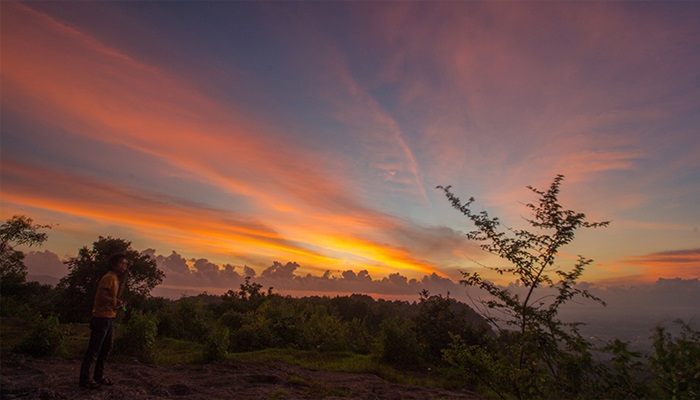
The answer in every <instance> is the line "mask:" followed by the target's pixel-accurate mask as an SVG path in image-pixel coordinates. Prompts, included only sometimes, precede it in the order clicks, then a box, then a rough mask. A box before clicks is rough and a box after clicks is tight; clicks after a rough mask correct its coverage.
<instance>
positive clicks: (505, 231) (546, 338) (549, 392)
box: [438, 175, 609, 399]
mask: <svg viewBox="0 0 700 400" xmlns="http://www.w3.org/2000/svg"><path fill="white" fill-rule="evenodd" d="M563 180H564V176H563V175H557V176H556V177H555V178H554V181H553V182H552V184H551V185H550V187H549V189H548V190H538V189H535V188H533V187H531V186H528V188H529V189H530V190H531V191H532V192H533V193H535V194H536V195H538V196H539V199H538V201H537V202H536V203H528V204H526V207H527V208H528V209H529V210H530V212H531V215H532V216H531V218H527V219H526V221H527V222H528V224H529V225H530V229H529V230H527V229H522V230H520V229H512V228H509V227H504V226H503V225H502V224H501V221H500V220H499V219H498V218H492V217H490V216H489V214H488V213H487V212H486V211H481V212H475V211H474V206H473V203H474V198H473V197H472V198H470V199H469V200H468V201H467V202H462V201H461V200H460V199H459V198H458V197H457V196H456V195H455V194H453V193H452V192H451V191H450V187H449V186H447V187H441V186H438V189H441V190H443V191H444V192H445V195H446V197H447V199H448V200H449V201H450V202H451V203H452V206H453V207H454V208H455V209H457V210H458V211H459V212H461V213H462V214H464V216H466V217H467V219H469V220H470V221H471V222H472V224H473V225H474V226H475V227H476V230H474V231H472V232H470V233H468V234H467V237H468V238H469V239H471V240H474V241H477V242H480V246H479V247H481V249H483V250H484V251H486V252H489V253H492V254H495V255H497V256H499V257H500V258H502V259H503V260H506V261H508V262H509V263H510V265H508V266H502V267H494V268H490V269H491V270H492V271H494V272H496V273H497V274H499V275H505V276H512V277H515V278H516V279H517V280H518V281H519V283H520V284H521V285H523V286H524V288H525V293H524V294H522V295H521V294H518V293H513V292H512V291H511V290H509V288H504V287H502V286H499V285H497V284H495V283H494V282H492V281H490V280H488V279H486V278H484V277H482V276H481V275H480V274H479V273H477V272H462V274H463V275H464V279H463V280H462V281H461V283H462V284H464V285H466V286H472V287H476V288H480V289H482V290H484V291H485V292H486V293H488V295H489V296H488V297H487V298H486V299H482V300H480V301H479V304H481V312H482V314H483V315H484V317H485V318H486V319H487V320H488V321H489V322H490V323H491V324H493V326H495V327H496V328H497V329H498V330H499V332H500V334H501V336H502V337H504V338H506V339H507V341H506V342H505V343H503V344H502V345H501V346H499V348H500V349H501V352H502V354H501V355H500V356H501V357H492V356H491V355H489V354H482V353H481V352H479V351H477V349H475V348H473V347H466V348H465V347H463V346H460V345H457V346H456V347H453V348H452V351H453V353H454V351H458V352H459V351H463V352H466V353H465V354H464V355H462V356H460V355H459V354H451V355H450V356H451V360H452V362H455V361H456V360H460V359H470V361H473V360H476V359H478V360H479V361H480V362H483V363H484V365H489V366H491V367H493V372H494V373H493V375H492V376H490V377H489V378H488V379H492V381H491V382H489V384H490V385H491V387H492V388H495V390H496V389H497V390H499V391H503V392H510V393H499V396H501V397H505V396H506V395H507V394H510V395H514V396H515V397H517V398H521V399H522V398H533V397H576V396H577V395H579V394H581V393H583V392H585V391H586V390H588V389H589V387H590V385H592V383H591V378H592V376H593V375H594V373H595V367H594V361H593V359H592V355H591V345H590V344H589V343H588V342H587V341H586V340H585V339H584V338H583V337H582V336H581V335H580V333H579V331H578V324H576V323H567V322H563V321H562V320H561V319H560V318H559V311H560V309H561V306H563V305H564V304H566V303H568V302H570V301H571V300H572V299H574V298H585V299H589V300H593V301H595V302H599V303H601V304H603V305H605V303H604V302H603V301H602V300H601V299H599V298H597V297H595V296H593V295H592V294H591V293H589V292H588V291H587V290H585V289H581V288H580V287H578V286H577V285H576V284H577V282H578V281H579V279H580V277H581V275H582V274H583V271H584V270H585V268H586V267H587V266H588V265H589V264H591V263H592V260H591V259H588V258H585V257H583V256H579V257H578V260H577V261H576V262H575V263H574V265H573V266H565V265H562V264H561V263H560V261H559V259H558V257H557V256H558V255H559V253H560V250H561V248H562V247H564V246H566V245H568V244H569V243H571V242H572V241H573V240H574V238H575V234H576V232H577V230H578V229H581V228H602V227H605V226H607V225H608V224H609V222H608V221H603V222H589V221H588V220H587V219H586V215H585V214H583V213H580V212H576V211H573V210H567V209H564V208H563V207H562V205H561V204H560V203H559V198H558V197H559V187H560V185H561V182H562V181H563ZM499 360H500V361H499ZM501 361H507V362H506V363H503V362H501ZM502 369H504V370H502ZM493 379H498V380H499V381H496V382H494V381H493Z"/></svg>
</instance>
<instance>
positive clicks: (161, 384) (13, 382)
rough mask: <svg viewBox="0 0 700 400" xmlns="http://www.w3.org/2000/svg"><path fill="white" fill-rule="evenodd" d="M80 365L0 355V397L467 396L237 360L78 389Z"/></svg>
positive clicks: (115, 367)
mask: <svg viewBox="0 0 700 400" xmlns="http://www.w3.org/2000/svg"><path fill="white" fill-rule="evenodd" d="M79 370H80V362H79V361H74V360H64V359H34V358H32V357H29V356H25V355H20V354H13V353H8V354H3V356H2V360H0V385H1V386H0V398H1V399H95V400H96V399H100V400H102V399H114V400H122V399H201V400H210V399H240V400H248V399H251V400H252V399H256V400H257V399H265V400H268V399H269V400H273V399H278V400H281V399H290V400H291V399H295V400H296V399H326V400H331V399H358V400H360V399H361V400H374V399H377V400H378V399H387V400H389V399H390V400H407V399H415V400H419V399H469V400H477V399H479V397H478V396H477V395H476V394H474V393H468V392H453V391H448V390H443V389H437V388H430V387H421V386H410V385H399V384H395V383H391V382H387V381H385V380H383V379H381V378H379V377H377V376H375V375H369V374H351V373H341V372H324V371H318V370H313V369H308V368H303V367H299V366H296V365H292V364H288V363H284V362H273V363H241V362H232V361H226V362H221V363H212V364H177V365H168V366H153V365H144V364H138V363H131V364H122V363H110V364H108V366H107V373H108V376H109V377H110V378H111V379H112V380H114V381H115V385H114V386H108V387H107V386H104V387H101V388H99V389H95V390H89V389H83V388H80V387H79V386H78V381H77V377H78V371H79Z"/></svg>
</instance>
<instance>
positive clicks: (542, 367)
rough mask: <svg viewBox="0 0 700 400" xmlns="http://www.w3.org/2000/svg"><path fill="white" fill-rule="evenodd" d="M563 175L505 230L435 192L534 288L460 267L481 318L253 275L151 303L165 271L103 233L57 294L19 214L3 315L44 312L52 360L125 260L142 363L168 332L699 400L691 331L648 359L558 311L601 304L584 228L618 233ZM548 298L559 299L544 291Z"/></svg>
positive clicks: (215, 351)
mask: <svg viewBox="0 0 700 400" xmlns="http://www.w3.org/2000/svg"><path fill="white" fill-rule="evenodd" d="M562 181H563V176H561V175H559V176H557V177H556V178H555V179H554V181H553V182H552V184H551V185H550V186H549V188H548V189H547V190H538V189H535V188H532V187H530V190H532V192H534V193H535V195H536V196H537V201H536V202H535V203H528V204H526V207H527V208H528V209H529V210H530V212H531V218H530V219H527V222H528V223H529V225H530V228H529V230H517V229H512V228H509V227H507V226H503V225H502V223H501V221H500V220H499V219H498V218H492V217H490V216H489V214H488V213H487V212H485V211H481V212H474V211H473V203H474V199H473V198H470V199H469V200H468V201H467V202H462V201H461V200H460V199H459V198H458V197H457V196H456V195H455V194H454V193H452V191H451V188H450V187H449V186H448V187H439V189H440V190H442V191H443V192H444V193H445V196H446V197H447V199H448V201H450V203H451V204H452V206H453V207H454V208H456V209H457V210H458V211H459V212H460V213H462V214H463V215H464V216H465V217H466V218H467V219H468V220H469V221H471V223H472V224H473V225H474V226H475V227H476V229H475V230H474V231H472V232H470V233H469V234H468V235H467V236H468V237H469V238H470V239H472V240H474V241H477V242H479V243H480V245H481V247H482V249H484V250H485V251H487V252H491V253H493V254H496V255H498V256H499V257H501V258H502V259H504V260H507V261H508V262H509V264H508V266H506V267H497V268H493V270H494V271H495V272H496V273H498V274H501V275H505V276H511V277H514V278H516V279H518V280H519V281H520V282H521V284H522V285H523V286H525V287H526V288H527V289H528V291H527V292H526V294H525V295H518V294H513V293H510V292H509V291H508V290H506V289H504V288H502V287H500V286H497V285H495V284H493V283H492V282H490V281H489V280H487V279H485V278H483V277H482V276H481V275H479V274H478V273H464V279H463V280H462V281H461V283H462V284H464V285H466V286H470V287H473V288H475V289H479V290H482V291H483V292H485V293H487V294H488V295H489V296H488V297H486V298H485V300H483V301H481V302H480V303H477V305H478V306H477V307H476V308H477V309H476V310H474V309H473V308H471V307H469V306H467V305H466V304H463V303H460V302H458V301H456V300H454V299H452V298H450V297H449V296H442V295H433V294H431V293H429V292H427V291H423V292H421V293H417V300H416V301H414V302H406V301H386V300H381V299H379V300H375V299H373V298H371V297H369V296H366V295H360V294H356V295H352V296H343V297H333V298H331V297H319V296H311V297H305V298H292V297H290V296H281V295H279V294H276V293H274V292H273V289H272V288H268V289H266V290H265V289H264V288H263V287H262V286H261V285H260V284H258V283H256V282H254V281H253V280H251V278H246V280H245V282H244V283H242V284H241V285H240V287H239V288H238V289H231V290H229V291H228V292H226V293H225V294H223V295H221V296H214V295H207V294H202V295H199V296H192V297H183V298H181V299H179V300H168V299H164V298H158V297H152V296H150V291H151V289H153V288H154V287H155V286H157V285H158V284H159V283H161V282H162V279H163V272H162V271H160V270H159V269H158V268H157V266H156V264H155V261H154V260H153V259H151V258H150V257H148V256H142V255H140V254H139V253H138V252H137V251H135V250H133V249H132V248H131V244H130V242H128V241H126V240H123V239H118V238H111V237H100V238H99V239H98V240H97V241H96V242H94V243H93V244H92V247H90V248H88V247H84V248H82V249H80V251H79V252H78V256H76V257H73V258H70V259H69V260H67V261H66V264H67V265H68V267H69V273H68V275H67V276H65V277H64V278H63V279H61V281H60V282H59V284H58V285H57V286H56V287H55V288H54V287H50V286H48V285H40V284H38V283H36V282H26V279H25V278H26V268H23V265H22V258H23V255H22V254H21V252H18V251H16V250H15V249H14V247H15V246H17V245H19V244H24V245H40V244H41V243H42V242H43V241H45V240H46V235H45V234H44V233H41V232H40V230H42V229H46V228H50V227H49V226H45V225H44V226H42V225H35V224H33V221H32V220H31V219H29V218H26V217H22V216H16V217H13V218H12V219H10V220H8V221H7V222H5V224H3V225H2V228H0V240H1V242H0V246H1V247H0V250H2V254H0V259H1V260H2V271H1V276H0V279H2V280H1V281H0V282H1V286H0V289H1V292H0V294H1V296H0V300H1V301H2V303H1V306H2V307H1V309H0V310H1V311H2V316H12V315H14V316H18V315H19V316H23V317H29V316H32V315H33V316H35V320H36V321H37V323H36V328H35V330H34V332H33V333H32V334H30V335H29V336H28V339H27V340H26V343H29V344H25V346H24V347H23V348H20V349H18V350H20V351H22V350H24V351H27V352H28V351H29V350H32V351H34V352H35V353H36V354H37V355H41V354H47V353H48V354H50V353H51V351H52V350H51V346H48V347H49V349H39V350H42V351H38V350H37V348H36V347H40V346H34V347H33V346H32V345H31V341H32V340H35V341H41V340H40V339H42V338H41V335H42V332H43V335H44V336H50V333H51V332H52V330H53V331H59V330H60V329H59V328H57V327H60V324H61V323H66V322H83V323H84V322H85V321H86V320H87V318H89V315H90V307H91V305H92V299H93V296H94V288H95V287H96V284H97V281H98V280H99V278H100V277H101V276H102V275H103V274H104V273H105V272H106V271H107V262H106V260H107V258H108V257H109V256H110V255H111V254H114V253H117V252H121V253H125V254H126V255H127V257H128V259H129V265H130V267H129V269H128V274H127V276H126V279H125V282H124V285H123V286H124V293H123V295H122V297H124V298H126V300H127V301H128V302H129V306H128V308H127V310H126V312H124V313H122V315H120V317H119V322H120V325H121V326H122V329H121V330H120V335H119V336H120V340H121V341H122V343H123V346H122V347H123V348H124V349H125V351H131V352H132V353H133V354H134V355H137V356H139V357H141V358H142V359H143V360H144V361H148V360H149V359H152V357H153V351H154V350H153V349H154V346H153V343H154V342H155V340H157V338H158V337H169V338H176V339H180V340H186V341H191V342H198V343H201V344H202V345H204V346H203V349H204V354H203V357H204V359H205V360H209V361H213V360H221V359H223V358H225V356H226V354H227V352H240V351H255V350H262V349H267V348H293V349H301V350H313V351H318V352H337V351H343V352H354V353H359V354H371V355H372V356H374V357H376V359H377V360H379V361H381V362H384V363H387V364H391V365H393V366H395V367H397V368H403V369H409V370H414V371H427V370H428V368H439V369H441V370H442V371H445V373H446V374H447V375H448V376H450V377H453V379H454V380H455V384H456V385H457V386H460V387H464V388H470V389H472V390H477V391H478V392H479V393H481V394H482V395H484V396H485V397H488V398H500V399H512V398H516V399H550V398H551V399H555V398H596V399H597V398H611V399H612V398H614V399H622V398H630V399H639V398H669V399H694V398H699V397H700V332H698V331H695V330H693V329H691V328H690V326H689V325H688V324H685V323H683V322H682V321H681V322H679V324H680V325H681V330H680V333H679V334H677V335H671V334H670V333H669V332H668V331H667V330H666V329H665V328H663V327H657V328H656V329H655V330H654V331H653V333H652V339H653V352H652V353H651V354H649V355H647V354H642V353H639V352H634V351H631V350H630V349H629V347H628V346H629V344H628V343H626V342H623V341H620V340H612V341H610V342H608V343H606V344H605V345H603V346H594V345H593V344H592V343H590V342H589V341H588V340H587V339H586V338H584V337H583V336H582V335H581V334H580V333H579V330H578V327H579V326H580V324H576V323H567V322H563V321H562V320H561V319H560V318H559V310H560V308H561V306H562V305H564V304H566V303H567V302H569V301H572V300H574V299H576V298H588V299H592V300H594V301H597V302H599V303H601V304H604V301H603V299H598V298H596V297H594V296H593V295H591V294H590V293H588V292H587V291H585V290H581V289H579V288H577V286H576V283H577V281H578V279H579V278H580V277H581V275H582V274H583V272H584V270H585V268H586V267H587V266H588V265H589V264H590V263H591V262H592V260H590V259H587V258H585V257H583V256H579V258H578V260H577V261H576V262H575V263H574V264H573V265H572V266H566V265H564V264H561V263H560V262H559V260H558V257H557V255H558V253H559V251H560V249H561V248H562V247H563V246H566V245H567V244H569V243H571V242H572V241H573V240H574V238H575V233H576V232H577V230H579V229H582V228H603V227H605V226H607V225H608V222H606V221H603V222H590V221H588V220H587V218H586V216H585V214H583V213H580V212H576V211H573V210H567V209H564V208H563V207H562V205H561V204H560V203H559V199H558V195H559V191H560V186H561V183H562ZM552 290H554V293H555V294H554V295H551V294H548V295H542V294H541V293H542V292H544V291H546V292H547V293H551V292H552ZM47 332H49V333H47ZM32 335H34V336H37V337H33V336H32ZM59 336H60V335H59ZM43 339H45V338H43ZM59 339H60V338H58V339H55V340H54V342H60V340H59ZM45 342H47V340H43V343H45ZM54 347H55V346H54Z"/></svg>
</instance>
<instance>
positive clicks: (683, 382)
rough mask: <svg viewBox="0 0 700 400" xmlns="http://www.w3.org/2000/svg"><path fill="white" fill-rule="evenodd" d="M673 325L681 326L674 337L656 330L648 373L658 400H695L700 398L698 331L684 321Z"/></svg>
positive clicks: (699, 337)
mask: <svg viewBox="0 0 700 400" xmlns="http://www.w3.org/2000/svg"><path fill="white" fill-rule="evenodd" d="M676 323H677V324H679V325H680V327H681V331H680V334H679V335H678V336H676V337H673V336H672V335H671V334H670V333H669V332H667V331H666V329H665V328H664V327H661V326H659V327H657V328H656V329H655V331H654V334H653V335H652V340H653V341H654V354H653V355H652V357H651V360H650V365H651V370H652V372H653V373H654V375H655V377H656V384H657V387H658V389H659V392H660V393H659V394H658V395H659V396H660V397H667V398H672V399H679V400H680V399H697V398H700V331H696V330H693V329H692V328H691V327H690V325H688V324H686V323H684V322H683V321H680V320H679V321H676Z"/></svg>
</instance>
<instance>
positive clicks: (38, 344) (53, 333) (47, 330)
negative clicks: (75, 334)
mask: <svg viewBox="0 0 700 400" xmlns="http://www.w3.org/2000/svg"><path fill="white" fill-rule="evenodd" d="M64 337H65V333H64V331H63V329H62V328H61V324H60V323H59V322H58V317H56V316H55V315H49V316H47V317H45V318H44V317H41V316H39V317H38V318H37V319H36V320H35V324H34V328H33V329H32V331H31V332H30V333H29V335H28V336H27V337H26V338H25V339H24V341H23V342H22V344H20V345H19V347H18V348H17V351H18V352H20V353H25V354H29V355H31V356H33V357H47V356H55V355H57V354H58V353H59V352H61V351H62V350H63V338H64Z"/></svg>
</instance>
